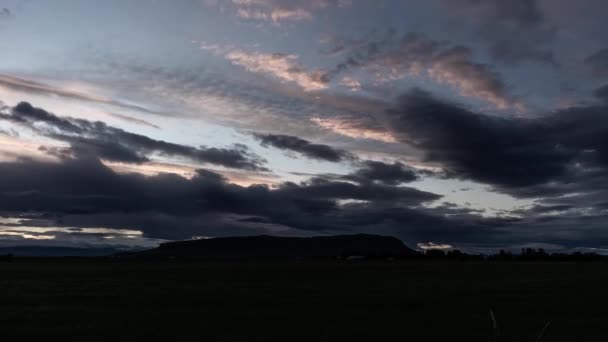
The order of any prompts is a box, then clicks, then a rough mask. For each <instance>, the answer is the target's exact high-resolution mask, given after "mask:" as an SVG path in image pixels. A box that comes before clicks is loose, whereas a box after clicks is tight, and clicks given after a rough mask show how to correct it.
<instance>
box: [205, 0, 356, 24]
mask: <svg viewBox="0 0 608 342" xmlns="http://www.w3.org/2000/svg"><path fill="white" fill-rule="evenodd" d="M206 3H207V4H208V5H213V6H220V7H221V8H222V9H228V10H230V11H232V12H234V14H235V15H236V16H238V17H239V18H241V19H246V20H256V21H268V22H273V23H281V22H295V21H304V20H312V19H313V18H314V12H315V11H318V10H322V9H325V8H328V7H330V6H339V7H345V6H349V5H350V4H351V0H231V1H226V2H223V1H217V0H207V1H206Z"/></svg>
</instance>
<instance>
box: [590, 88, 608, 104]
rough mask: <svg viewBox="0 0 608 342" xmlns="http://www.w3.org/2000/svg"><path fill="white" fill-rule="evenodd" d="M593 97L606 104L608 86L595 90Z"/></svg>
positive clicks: (607, 100)
mask: <svg viewBox="0 0 608 342" xmlns="http://www.w3.org/2000/svg"><path fill="white" fill-rule="evenodd" d="M593 96H595V97H597V98H598V99H600V100H602V101H604V102H608V84H606V85H603V86H601V87H599V88H597V89H596V90H595V91H594V92H593Z"/></svg>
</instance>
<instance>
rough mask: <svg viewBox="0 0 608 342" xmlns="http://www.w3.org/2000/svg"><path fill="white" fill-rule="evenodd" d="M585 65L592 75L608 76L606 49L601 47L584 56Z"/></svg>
mask: <svg viewBox="0 0 608 342" xmlns="http://www.w3.org/2000/svg"><path fill="white" fill-rule="evenodd" d="M584 62H585V65H586V66H587V67H588V68H589V69H590V70H591V72H592V73H593V76H594V77H606V76H608V49H601V50H598V51H596V52H594V53H593V54H591V55H589V56H588V57H587V58H585V61H584Z"/></svg>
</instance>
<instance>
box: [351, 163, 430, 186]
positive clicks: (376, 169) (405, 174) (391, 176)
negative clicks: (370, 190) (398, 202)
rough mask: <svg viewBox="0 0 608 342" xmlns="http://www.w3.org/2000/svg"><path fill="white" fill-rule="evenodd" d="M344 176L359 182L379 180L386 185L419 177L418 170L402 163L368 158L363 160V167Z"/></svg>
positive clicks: (407, 181) (411, 180)
mask: <svg viewBox="0 0 608 342" xmlns="http://www.w3.org/2000/svg"><path fill="white" fill-rule="evenodd" d="M344 178H346V179H348V180H352V181H355V182H358V183H367V182H378V183H381V184H385V185H398V184H401V183H409V182H413V181H415V180H417V179H418V174H417V173H416V171H415V170H414V169H412V168H410V167H408V166H406V165H404V164H402V163H399V162H394V163H393V164H387V163H383V162H378V161H372V160H367V161H363V162H361V168H360V169H359V170H357V171H355V172H354V173H352V174H350V175H348V176H345V177H344Z"/></svg>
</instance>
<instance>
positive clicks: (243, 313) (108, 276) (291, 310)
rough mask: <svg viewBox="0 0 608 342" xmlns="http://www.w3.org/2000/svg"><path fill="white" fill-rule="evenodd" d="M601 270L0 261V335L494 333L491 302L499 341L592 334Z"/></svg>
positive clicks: (452, 336) (595, 335) (602, 290)
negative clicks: (543, 333) (541, 335)
mask: <svg viewBox="0 0 608 342" xmlns="http://www.w3.org/2000/svg"><path fill="white" fill-rule="evenodd" d="M607 271H608V264H606V263H582V264H557V263H519V264H518V263H490V262H486V263H466V262H453V263H447V262H420V261H410V262H396V263H389V262H338V261H328V262H241V263H237V262H231V263H229V262H222V263H213V262H177V261H175V262H168V261H165V262H158V261H157V262H152V261H148V262H143V261H110V260H61V259H56V260H19V259H18V260H15V261H14V262H10V263H9V262H7V263H0V277H1V278H0V329H1V330H0V332H1V334H2V335H1V336H2V337H4V338H15V337H18V338H28V339H29V338H43V339H45V340H49V338H51V339H53V340H54V337H68V336H69V337H70V339H72V338H82V339H83V340H84V341H91V340H108V339H115V340H126V339H137V340H143V339H144V338H146V339H147V338H170V339H171V341H181V340H186V339H187V340H194V341H247V342H249V341H285V342H288V341H379V342H384V341H450V340H452V341H492V333H491V332H492V329H491V323H490V322H491V321H490V315H489V310H490V308H492V309H493V311H494V312H495V314H496V318H497V320H498V323H499V325H500V329H501V332H502V334H503V339H501V341H502V340H504V341H518V342H525V341H535V339H536V335H537V334H538V332H539V331H540V330H541V328H542V327H543V325H544V324H545V323H546V322H547V321H548V320H551V322H552V323H551V325H550V326H549V328H548V330H547V333H546V336H545V337H544V338H543V339H542V341H573V340H579V341H591V340H592V339H593V340H599V341H601V340H606V336H608V288H607V285H608V272H607ZM187 336H189V337H188V338H186V337H187ZM5 340H7V339H5ZM8 340H9V341H10V340H11V339H8Z"/></svg>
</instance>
